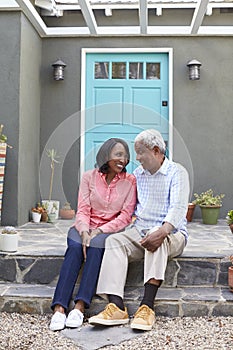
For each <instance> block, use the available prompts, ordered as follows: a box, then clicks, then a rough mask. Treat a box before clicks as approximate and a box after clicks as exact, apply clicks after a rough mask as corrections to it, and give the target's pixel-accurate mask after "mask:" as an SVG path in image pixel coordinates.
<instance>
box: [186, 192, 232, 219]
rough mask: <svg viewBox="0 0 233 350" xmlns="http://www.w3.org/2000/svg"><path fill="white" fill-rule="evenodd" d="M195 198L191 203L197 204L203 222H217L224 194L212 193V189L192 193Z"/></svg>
mask: <svg viewBox="0 0 233 350" xmlns="http://www.w3.org/2000/svg"><path fill="white" fill-rule="evenodd" d="M194 197H195V198H196V199H195V200H194V201H193V203H194V204H196V205H199V206H200V208H201V213H202V221H203V224H207V225H216V224H217V222H218V217H219V211H220V208H221V206H222V199H223V198H224V197H225V195H224V194H218V195H214V192H213V190H212V189H209V190H208V191H206V192H202V193H201V194H197V193H194Z"/></svg>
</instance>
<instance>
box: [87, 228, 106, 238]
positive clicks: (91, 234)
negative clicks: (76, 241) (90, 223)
mask: <svg viewBox="0 0 233 350" xmlns="http://www.w3.org/2000/svg"><path fill="white" fill-rule="evenodd" d="M100 233H103V231H102V230H101V229H100V228H95V229H94V230H91V233H90V237H91V239H92V238H94V237H95V236H97V235H99V234H100Z"/></svg>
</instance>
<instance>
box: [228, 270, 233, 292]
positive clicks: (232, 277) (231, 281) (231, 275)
mask: <svg viewBox="0 0 233 350" xmlns="http://www.w3.org/2000/svg"><path fill="white" fill-rule="evenodd" d="M228 286H229V289H230V291H231V292H233V266H230V267H228Z"/></svg>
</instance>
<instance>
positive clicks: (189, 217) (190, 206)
mask: <svg viewBox="0 0 233 350" xmlns="http://www.w3.org/2000/svg"><path fill="white" fill-rule="evenodd" d="M195 207H196V205H195V204H193V203H189V204H188V211H187V215H186V219H187V221H188V222H191V221H192V220H193V213H194V209H195Z"/></svg>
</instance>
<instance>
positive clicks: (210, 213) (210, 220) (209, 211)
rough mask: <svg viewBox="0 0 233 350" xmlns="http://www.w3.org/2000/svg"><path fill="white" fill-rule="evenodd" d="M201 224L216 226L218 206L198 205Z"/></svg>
mask: <svg viewBox="0 0 233 350" xmlns="http://www.w3.org/2000/svg"><path fill="white" fill-rule="evenodd" d="M200 208H201V214H202V222H203V224H206V225H216V224H217V222H218V218H219V212H220V208H221V207H220V206H205V205H203V206H202V205H200Z"/></svg>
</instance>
